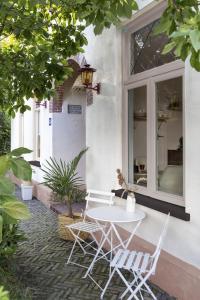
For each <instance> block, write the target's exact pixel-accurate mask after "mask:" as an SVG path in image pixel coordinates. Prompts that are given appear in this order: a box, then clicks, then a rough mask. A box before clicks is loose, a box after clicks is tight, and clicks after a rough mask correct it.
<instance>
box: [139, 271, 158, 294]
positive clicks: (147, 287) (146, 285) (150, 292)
mask: <svg viewBox="0 0 200 300" xmlns="http://www.w3.org/2000/svg"><path fill="white" fill-rule="evenodd" d="M140 280H142V276H141V275H140ZM143 285H144V286H145V287H146V289H147V291H148V292H149V294H150V295H151V296H152V298H153V299H154V300H157V298H156V296H155V295H154V293H153V292H152V290H151V289H150V287H149V286H148V284H147V283H146V282H144V284H143Z"/></svg>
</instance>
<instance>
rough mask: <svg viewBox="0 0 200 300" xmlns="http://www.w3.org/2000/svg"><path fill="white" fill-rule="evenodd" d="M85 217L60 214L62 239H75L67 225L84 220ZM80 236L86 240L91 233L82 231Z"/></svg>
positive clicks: (59, 223) (59, 228)
mask: <svg viewBox="0 0 200 300" xmlns="http://www.w3.org/2000/svg"><path fill="white" fill-rule="evenodd" d="M82 220H83V218H82V217H81V216H80V215H78V214H77V215H75V216H74V218H73V219H72V218H70V217H67V216H65V215H59V216H58V233H59V237H60V238H61V239H62V240H68V241H74V237H73V235H72V234H71V232H70V231H69V229H68V228H66V227H65V225H70V224H73V223H77V222H80V221H82ZM79 236H80V238H81V239H83V240H86V239H87V238H88V237H89V234H88V233H86V232H80V234H79Z"/></svg>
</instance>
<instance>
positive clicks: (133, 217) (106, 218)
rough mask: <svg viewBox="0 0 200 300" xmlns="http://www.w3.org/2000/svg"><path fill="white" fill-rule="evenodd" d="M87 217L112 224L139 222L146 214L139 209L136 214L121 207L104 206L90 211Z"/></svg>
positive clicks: (87, 212)
mask: <svg viewBox="0 0 200 300" xmlns="http://www.w3.org/2000/svg"><path fill="white" fill-rule="evenodd" d="M86 215H87V217H89V218H91V219H94V220H98V221H100V222H110V223H131V222H138V221H141V220H143V219H144V218H145V213H144V212H143V211H141V210H139V209H136V210H135V211H134V212H127V211H126V210H125V209H123V208H122V207H121V206H103V207H95V208H91V209H88V210H87V211H86Z"/></svg>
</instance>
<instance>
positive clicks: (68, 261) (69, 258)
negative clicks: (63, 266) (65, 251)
mask: <svg viewBox="0 0 200 300" xmlns="http://www.w3.org/2000/svg"><path fill="white" fill-rule="evenodd" d="M75 246H76V240H75V241H74V244H73V246H72V249H71V252H70V255H69V257H68V260H67V264H69V263H70V260H71V257H72V254H73V252H74V248H75Z"/></svg>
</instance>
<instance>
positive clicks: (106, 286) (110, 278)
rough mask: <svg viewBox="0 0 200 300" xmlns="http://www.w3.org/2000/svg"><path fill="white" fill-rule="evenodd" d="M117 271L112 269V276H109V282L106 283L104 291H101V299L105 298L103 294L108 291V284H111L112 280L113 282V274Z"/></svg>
mask: <svg viewBox="0 0 200 300" xmlns="http://www.w3.org/2000/svg"><path fill="white" fill-rule="evenodd" d="M115 271H116V269H115V268H114V269H113V271H112V273H111V274H110V277H109V279H108V281H107V283H106V285H105V287H104V289H103V291H102V293H101V296H100V299H103V296H104V294H105V292H106V290H107V288H108V286H109V284H110V282H111V280H112V278H113V275H114V274H115Z"/></svg>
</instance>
